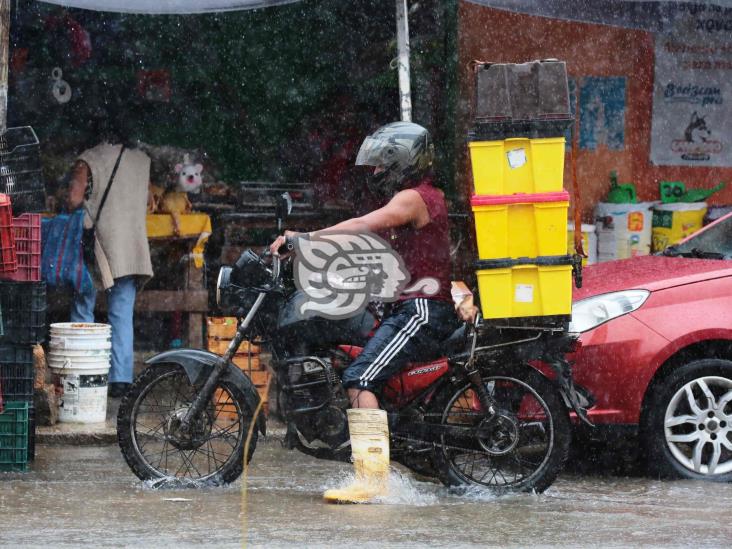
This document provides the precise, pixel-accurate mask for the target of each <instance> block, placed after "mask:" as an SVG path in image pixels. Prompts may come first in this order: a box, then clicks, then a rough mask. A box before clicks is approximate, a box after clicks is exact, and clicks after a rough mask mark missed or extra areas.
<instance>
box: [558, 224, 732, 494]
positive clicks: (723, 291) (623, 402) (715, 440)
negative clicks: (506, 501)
mask: <svg viewBox="0 0 732 549" xmlns="http://www.w3.org/2000/svg"><path fill="white" fill-rule="evenodd" d="M570 329H571V330H572V331H575V332H580V333H581V334H582V335H581V342H582V346H581V348H580V349H579V350H578V351H577V353H576V354H575V355H574V356H573V360H574V361H575V366H574V373H575V380H576V382H577V383H578V384H579V385H580V386H581V387H583V388H584V389H585V390H587V392H588V393H589V394H590V395H591V398H592V399H593V400H594V406H593V407H592V408H591V410H590V413H589V415H590V418H591V419H592V421H593V422H594V423H595V424H596V426H597V427H596V428H595V429H594V430H593V431H594V435H595V436H597V437H599V439H602V438H603V437H605V436H606V435H611V434H613V433H614V434H617V433H618V432H621V433H623V436H625V437H626V438H627V436H628V435H630V434H632V435H635V436H637V437H638V438H637V440H636V441H635V442H637V445H638V446H639V447H640V449H641V450H642V455H644V456H645V458H646V461H647V465H648V467H649V470H650V472H651V473H652V474H654V475H659V476H670V477H682V478H690V479H707V480H717V481H727V482H728V481H730V480H732V214H728V215H726V216H725V217H723V218H721V219H719V220H717V221H716V222H715V223H713V224H710V225H708V226H706V227H705V228H704V229H702V230H701V231H699V232H697V233H695V234H694V235H692V236H691V237H689V238H687V239H686V240H684V241H683V242H681V243H680V244H678V245H675V246H671V247H670V248H668V249H667V250H666V251H665V252H664V253H663V254H662V255H653V256H642V257H635V258H632V259H625V260H619V261H611V262H608V263H600V264H598V265H592V266H589V267H587V268H586V269H585V277H584V285H583V286H582V288H581V289H580V290H577V291H576V292H575V295H574V305H573V308H572V325H571V327H570Z"/></svg>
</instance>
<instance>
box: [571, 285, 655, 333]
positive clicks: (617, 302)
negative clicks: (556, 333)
mask: <svg viewBox="0 0 732 549" xmlns="http://www.w3.org/2000/svg"><path fill="white" fill-rule="evenodd" d="M649 295H651V293H650V292H649V291H647V290H625V291H623V292H613V293H610V294H602V295H596V296H594V297H589V298H587V299H583V300H581V301H578V302H576V303H575V304H574V305H572V322H571V323H570V325H569V331H570V332H586V331H588V330H592V329H593V328H596V327H597V326H599V325H600V324H604V323H605V322H607V321H608V320H612V319H613V318H618V317H619V316H623V315H627V314H628V313H632V312H633V311H635V310H636V309H638V308H639V307H640V306H641V305H643V303H645V302H646V299H648V296H649Z"/></svg>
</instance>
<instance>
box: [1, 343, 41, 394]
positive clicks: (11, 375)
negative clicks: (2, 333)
mask: <svg viewBox="0 0 732 549" xmlns="http://www.w3.org/2000/svg"><path fill="white" fill-rule="evenodd" d="M34 379H35V369H34V368H33V348H32V347H31V346H30V345H0V387H2V392H3V399H5V400H6V401H8V400H13V401H21V402H29V403H31V404H33V381H34Z"/></svg>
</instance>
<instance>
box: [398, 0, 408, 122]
mask: <svg viewBox="0 0 732 549" xmlns="http://www.w3.org/2000/svg"><path fill="white" fill-rule="evenodd" d="M407 13H408V10H407V0H396V21H397V48H398V52H399V53H398V57H397V62H398V67H399V108H400V110H401V116H402V121H404V122H411V121H412V92H411V89H410V85H409V17H408V15H407Z"/></svg>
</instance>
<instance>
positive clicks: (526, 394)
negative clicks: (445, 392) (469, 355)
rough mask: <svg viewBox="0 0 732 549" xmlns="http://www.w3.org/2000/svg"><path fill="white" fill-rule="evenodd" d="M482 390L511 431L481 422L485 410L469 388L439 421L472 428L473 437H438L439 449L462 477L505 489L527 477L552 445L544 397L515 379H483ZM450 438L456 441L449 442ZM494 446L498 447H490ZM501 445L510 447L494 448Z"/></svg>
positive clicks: (484, 416) (455, 399) (453, 402)
mask: <svg viewBox="0 0 732 549" xmlns="http://www.w3.org/2000/svg"><path fill="white" fill-rule="evenodd" d="M486 388H487V389H488V390H489V394H490V395H491V397H492V398H493V399H494V400H495V401H496V404H497V405H498V409H499V410H500V411H499V413H500V414H501V416H502V417H503V418H504V420H503V421H506V422H507V423H506V425H509V424H510V422H513V425H514V426H515V427H514V428H513V429H514V430H511V428H508V430H502V429H503V427H501V426H500V425H499V426H498V427H497V429H498V430H493V429H496V427H495V424H491V422H490V420H488V421H487V422H486V421H484V420H486V419H487V418H486V414H485V413H484V412H483V410H482V406H481V405H480V402H479V401H478V398H477V395H476V394H475V393H474V392H473V390H472V389H471V388H468V389H465V390H463V391H462V392H461V393H460V394H456V395H455V396H454V397H453V400H452V401H451V402H450V403H449V405H448V408H447V409H446V411H445V412H443V414H442V419H441V423H442V424H443V425H450V426H455V427H460V428H465V429H469V430H470V429H476V434H475V435H474V438H467V437H466V436H465V435H461V436H460V438H459V439H454V440H450V439H451V438H453V437H450V436H449V435H447V434H446V435H443V437H442V448H443V450H442V451H443V452H444V453H445V457H446V458H447V459H448V461H449V462H450V463H451V464H452V467H453V469H454V470H455V472H457V473H458V474H459V475H460V476H462V477H464V478H465V479H466V480H468V481H470V482H474V483H477V484H482V485H486V486H493V487H500V486H506V487H509V486H511V485H515V484H518V483H521V482H523V481H524V480H525V479H527V478H529V477H530V476H531V475H532V474H533V473H534V471H536V470H537V469H538V468H539V467H540V466H541V464H542V463H543V462H544V460H545V459H546V456H547V455H548V452H549V451H550V449H551V438H550V437H551V432H552V431H551V429H552V426H551V419H550V415H549V411H548V409H547V407H546V404H545V403H544V402H543V400H541V398H540V397H539V396H538V395H537V394H536V393H535V392H534V391H533V390H532V389H531V388H529V387H527V386H526V385H524V384H523V383H521V382H520V381H517V380H515V379H511V378H499V379H496V380H491V381H490V382H486ZM492 425H493V427H492ZM477 429H480V430H479V431H478V430H477ZM479 437H482V438H479ZM506 437H511V438H506ZM514 437H517V438H514ZM512 439H513V442H511V440H512ZM451 442H455V443H457V444H455V445H451V444H450V443H451ZM494 444H495V445H496V447H497V451H496V452H492V451H489V449H490V448H491V447H493V445H494ZM503 444H511V446H510V447H508V446H507V447H506V448H507V449H506V451H505V452H500V451H498V448H500V447H501V445H503Z"/></svg>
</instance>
